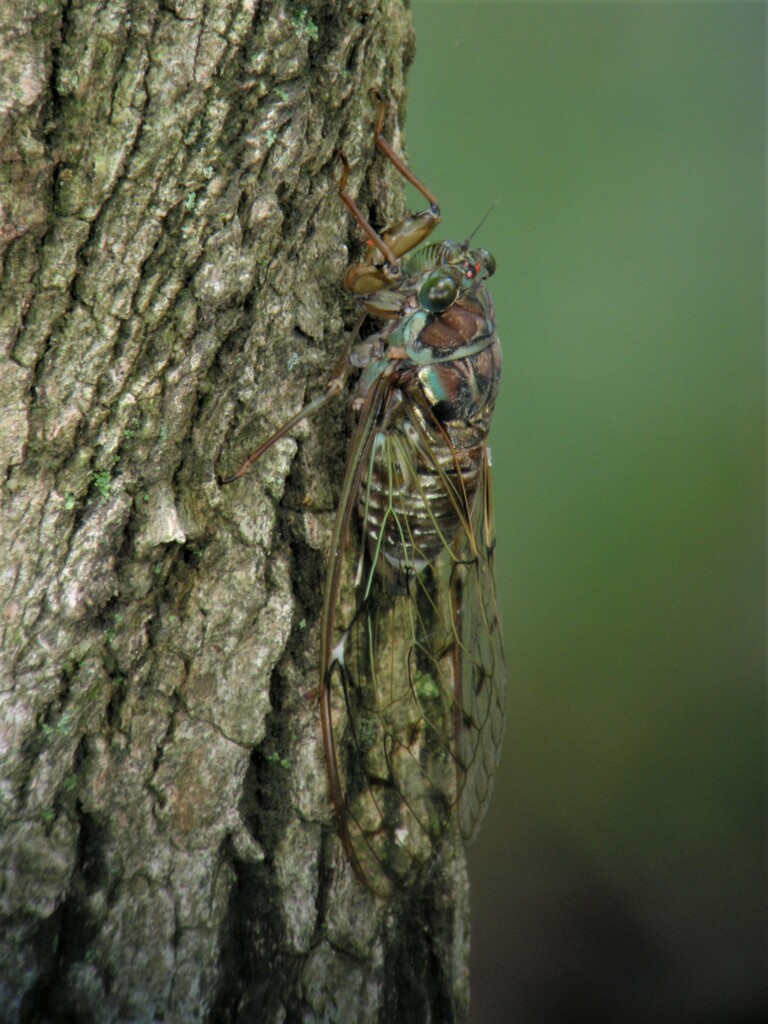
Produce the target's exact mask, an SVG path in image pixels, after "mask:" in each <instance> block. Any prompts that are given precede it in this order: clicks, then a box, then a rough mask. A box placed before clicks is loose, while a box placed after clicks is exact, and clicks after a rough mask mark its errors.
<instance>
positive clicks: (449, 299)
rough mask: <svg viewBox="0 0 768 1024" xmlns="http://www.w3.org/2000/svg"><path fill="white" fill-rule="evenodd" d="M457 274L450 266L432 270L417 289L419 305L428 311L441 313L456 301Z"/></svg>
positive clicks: (457, 292) (457, 291)
mask: <svg viewBox="0 0 768 1024" xmlns="http://www.w3.org/2000/svg"><path fill="white" fill-rule="evenodd" d="M458 294H459V275H458V273H457V272H456V271H454V270H453V269H452V268H451V267H443V268H442V269H440V270H435V271H433V272H432V273H431V274H430V275H429V276H428V277H426V278H425V279H424V283H423V284H422V286H421V288H420V289H419V305H420V306H421V308H422V309H426V310H427V312H428V313H442V312H444V311H445V310H446V309H448V307H449V306H452V305H453V303H454V302H455V301H456V296H457V295H458Z"/></svg>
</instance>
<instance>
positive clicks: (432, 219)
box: [339, 89, 441, 295]
mask: <svg viewBox="0 0 768 1024" xmlns="http://www.w3.org/2000/svg"><path fill="white" fill-rule="evenodd" d="M371 92H372V95H374V96H375V97H376V99H378V101H379V114H378V117H377V119H376V128H375V129H374V139H375V140H376V146H377V148H378V149H379V150H380V151H381V152H382V153H383V154H384V156H385V157H386V158H387V160H389V162H390V163H391V164H392V166H393V167H394V168H395V170H397V172H398V173H399V174H402V176H403V177H404V178H405V179H406V181H409V182H410V183H411V184H412V185H413V187H414V188H415V189H417V190H418V191H419V192H420V193H421V194H422V195H423V196H424V198H425V199H426V200H427V202H428V203H429V209H428V210H422V212H421V213H416V214H412V215H411V216H408V217H405V218H404V219H403V220H401V221H398V222H397V223H396V224H392V225H390V226H389V227H388V228H386V229H385V230H384V231H383V232H382V233H381V234H378V233H377V232H376V231H375V230H374V229H373V227H371V225H370V223H369V221H368V220H367V218H366V217H365V216H364V215H363V213H362V212H361V211H360V209H359V207H358V206H357V203H355V201H354V199H352V197H351V196H350V195H349V194H348V192H347V191H346V189H347V179H348V177H349V163H348V162H347V158H346V157H345V156H344V154H343V153H340V154H339V155H340V157H341V160H342V163H343V168H344V169H343V171H342V175H341V181H340V182H339V198H340V199H341V201H342V202H343V203H344V205H345V206H346V208H347V209H348V210H349V212H350V213H351V215H352V216H353V217H354V219H355V220H356V221H357V223H358V224H359V225H360V227H361V228H362V229H363V231H364V232H365V233H366V235H367V236H368V238H369V241H370V243H371V247H370V250H369V252H368V253H367V255H366V258H365V259H364V260H362V261H361V262H360V263H353V264H352V266H351V267H349V269H348V270H347V272H346V274H345V275H344V285H345V287H346V288H348V289H349V291H351V292H352V293H353V294H355V295H370V294H372V293H373V292H376V291H379V290H380V289H382V288H386V287H388V286H389V285H392V284H397V281H398V280H399V279H400V276H401V274H402V271H401V269H400V264H399V262H398V261H399V257H400V256H404V255H405V254H406V253H409V252H410V251H411V249H415V248H416V246H417V245H421V243H422V242H423V241H424V239H425V238H427V237H428V236H429V235H430V234H431V233H432V232H433V231H434V229H435V228H436V227H437V225H438V224H439V223H440V220H441V214H440V204H439V203H438V201H437V198H436V196H434V195H433V194H432V193H431V192H430V191H429V189H428V188H427V187H426V185H424V184H423V183H422V182H421V181H419V179H418V178H417V177H416V175H415V174H414V173H413V172H412V171H411V170H410V168H409V167H408V166H407V165H406V164H405V163H404V162H403V160H401V159H400V157H399V156H398V155H397V154H396V153H395V151H394V150H393V149H392V147H391V146H390V144H389V143H388V142H387V140H386V139H385V138H384V136H383V134H382V128H383V127H384V115H385V114H386V110H387V105H386V103H385V101H384V99H383V98H382V96H381V93H380V92H379V91H378V89H373V90H371Z"/></svg>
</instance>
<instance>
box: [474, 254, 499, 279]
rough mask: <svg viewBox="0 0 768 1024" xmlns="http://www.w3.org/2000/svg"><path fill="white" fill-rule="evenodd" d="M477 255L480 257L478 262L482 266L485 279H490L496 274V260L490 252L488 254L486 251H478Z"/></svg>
mask: <svg viewBox="0 0 768 1024" xmlns="http://www.w3.org/2000/svg"><path fill="white" fill-rule="evenodd" d="M477 255H478V256H479V257H480V261H481V263H482V264H483V268H484V270H485V276H486V277H492V276H493V274H495V273H496V258H495V257H494V255H493V253H492V252H488V250H487V249H478V250H477Z"/></svg>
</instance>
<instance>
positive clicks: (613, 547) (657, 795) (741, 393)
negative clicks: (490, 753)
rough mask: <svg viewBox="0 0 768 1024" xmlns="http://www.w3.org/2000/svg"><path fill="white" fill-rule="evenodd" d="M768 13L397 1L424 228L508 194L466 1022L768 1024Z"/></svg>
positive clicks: (495, 234) (491, 242)
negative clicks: (498, 714) (433, 197)
mask: <svg viewBox="0 0 768 1024" xmlns="http://www.w3.org/2000/svg"><path fill="white" fill-rule="evenodd" d="M765 10H766V8H765V5H764V4H762V3H751V4H750V3H713V4H709V3H674V4H673V3H670V4H662V3H591V4H588V3H558V4H555V3H548V2H540V3H527V4H525V3H520V4H518V3H467V2H457V3H447V2H429V0H422V2H419V0H414V3H413V13H414V20H415V26H416V33H417V56H416V62H415V64H414V66H413V69H412V71H411V74H410V79H409V90H410V91H409V107H408V123H407V127H408V150H409V158H410V162H411V165H412V167H413V168H414V170H415V171H416V173H417V174H419V175H420V176H421V177H422V178H423V179H424V180H425V181H426V182H427V183H428V184H429V187H430V188H432V189H433V190H434V191H435V192H436V193H437V195H438V196H439V198H440V200H441V202H442V204H443V210H444V214H445V219H444V225H443V226H442V227H441V231H440V234H441V236H442V237H447V238H452V239H454V240H462V239H464V238H465V237H466V236H467V235H468V234H469V233H470V232H471V231H472V230H473V229H474V228H475V226H476V225H477V223H478V221H479V220H480V219H481V217H482V216H483V215H484V214H485V213H486V211H487V210H488V208H489V206H490V204H491V203H492V202H493V200H495V199H499V200H500V202H499V204H498V205H497V206H496V207H495V209H494V210H493V212H492V214H491V215H490V217H489V219H488V220H487V221H486V223H485V224H484V225H483V226H482V228H481V230H480V232H479V233H478V235H477V236H476V242H477V244H479V245H483V246H485V247H487V248H489V249H491V251H493V252H494V254H495V256H496V258H497V263H498V272H497V275H496V277H495V278H494V279H493V281H492V282H491V284H492V291H493V295H494V299H495V302H496V312H497V318H498V330H499V334H500V337H501V339H502V343H503V345H504V359H505V363H504V377H503V381H502V391H501V395H500V398H499V402H498V405H497V411H496V413H495V419H494V428H493V432H492V451H493V464H494V486H495V498H496V516H497V531H498V547H497V551H498V573H499V583H500V592H501V600H502V606H503V613H504V625H505V635H506V651H507V663H508V675H509V689H510V712H509V721H508V728H507V738H506V746H505V750H504V756H503V762H502V765H501V767H500V770H499V775H498V778H497V786H496V793H495V798H494V802H493V805H492V808H491V811H490V813H489V816H488V819H487V821H486V826H485V829H484V832H483V834H482V835H481V838H480V840H479V841H478V844H477V845H476V847H475V848H474V849H473V851H472V853H471V858H470V863H471V873H472V886H473V894H472V899H473V956H472V965H471V969H472V999H473V1013H472V1021H473V1022H475V1024H495V1022H497V1021H498V1022H502V1021H503V1022H510V1024H528V1022H531V1024H549V1022H556V1021H563V1022H580V1021H597V1022H602V1021H605V1022H617V1024H624V1022H647V1021H653V1022H673V1021H674V1022H697V1024H698V1022H712V1024H714V1022H719V1021H722V1022H724V1024H725V1022H728V1024H738V1022H746V1021H757V1020H760V1021H764V1020H766V1019H768V1007H767V1006H766V998H765V978H766V977H767V976H768V973H767V971H766V956H765V953H766V947H765V938H766V935H765V895H766V890H765V874H764V866H763V857H764V841H763V830H764V811H765V807H764V801H763V797H764V779H765V763H764V739H763V731H764V724H765V709H764V695H763V680H764V654H765V648H764V641H763V626H764V606H765V595H764V582H765V580H764V557H763V543H762V542H763V504H762V501H763V488H762V482H761V475H762V469H763V452H764V427H765V424H764V416H763V384H764V360H763V342H764V327H765V294H764V289H765V273H766V262H765V195H764V188H765V93H764V89H765ZM412 201H413V204H414V208H417V199H416V197H414V198H413V200H412Z"/></svg>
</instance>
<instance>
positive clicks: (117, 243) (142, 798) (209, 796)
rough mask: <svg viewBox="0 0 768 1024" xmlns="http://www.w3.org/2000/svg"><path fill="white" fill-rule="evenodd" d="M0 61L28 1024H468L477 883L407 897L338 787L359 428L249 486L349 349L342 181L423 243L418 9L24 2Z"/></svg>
mask: <svg viewBox="0 0 768 1024" xmlns="http://www.w3.org/2000/svg"><path fill="white" fill-rule="evenodd" d="M0 30H1V34H0V47H1V51H0V76H2V81H0V168H1V169H0V175H1V177H0V203H1V204H2V206H1V208H0V260H1V261H2V264H1V266H0V270H1V272H2V278H1V283H0V287H1V288H2V291H1V297H0V337H1V338H2V353H3V355H2V360H3V362H2V367H1V369H0V408H1V409H2V414H1V417H2V418H1V423H2V427H1V429H0V461H1V463H2V480H3V488H2V524H1V526H0V530H1V534H2V536H1V537H0V568H1V569H2V578H3V585H2V601H1V602H0V603H1V604H2V619H1V620H0V621H1V622H2V648H3V661H2V670H1V676H0V691H1V692H0V701H1V702H2V707H1V708H0V716H1V717H0V726H1V729H2V744H1V747H0V758H1V759H2V768H1V769H0V771H1V776H2V788H1V790H0V815H1V821H0V830H1V833H0V858H2V867H1V871H2V899H1V901H0V1007H2V1009H0V1019H2V1020H3V1021H8V1022H25V1021H26V1022H31V1021H34V1022H38V1021H46V1020H50V1021H54V1020H68V1021H69V1020H71V1021H77V1022H88V1021H94V1022H96V1021H98V1022H101V1021H148V1020H160V1019H162V1020H165V1021H174V1022H175V1021H183V1022H191V1021H201V1020H210V1021H217V1022H219V1021H235V1020H237V1021H257V1020H258V1021H264V1022H269V1021H298V1020H301V1021H321V1020H327V1021H373V1020H385V1019H386V1020H387V1021H410V1020H413V1021H419V1022H425V1021H430V1020H433V1021H451V1020H461V1019H462V1018H463V1017H464V1015H465V1010H466V1000H467V985H466V971H465V963H466V952H467V950H466V947H467V930H466V921H467V913H466V880H465V875H464V867H463V859H462V857H461V855H460V854H458V853H457V854H456V855H455V856H454V857H452V858H448V859H447V861H446V864H445V867H444V870H442V871H441V872H440V873H439V877H436V878H435V879H434V880H433V881H432V882H431V883H430V885H429V886H428V887H427V888H426V889H425V890H423V891H422V892H420V893H419V894H417V895H415V896H411V897H410V898H408V899H407V900H395V901H391V902H389V903H384V902H383V901H380V900H376V899H375V898H374V897H373V896H372V895H371V894H370V893H368V892H367V891H366V890H365V889H363V888H362V887H361V886H360V884H359V883H358V882H357V880H356V879H355V878H354V877H353V875H352V874H351V872H350V870H349V868H348V866H347V864H346V862H345V860H344V857H343V854H342V852H341V850H340V845H339V842H338V839H337V838H336V834H335V829H334V824H333V818H332V813H331V809H330V805H329V800H328V794H327V790H326V782H325V772H324V766H323V753H322V743H321V739H320V732H319V728H318V717H317V707H316V702H315V701H314V700H313V699H312V691H313V689H314V688H315V687H316V673H317V669H316V652H317V646H316V641H317V626H318V613H319V604H320V594H321V591H322V580H323V572H324V565H325V552H324V542H325V539H326V538H327V536H328V533H329V530H330V522H331V517H332V510H333V506H334V495H335V493H336V491H337V488H338V484H339V474H340V473H341V472H342V468H343V448H344V438H345V431H346V426H345V422H344V416H343V413H342V410H341V409H334V410H331V411H330V412H329V413H327V414H326V415H323V416H321V417H319V418H318V420H317V422H313V423H310V424H307V425H306V426H305V427H302V428H300V429H299V430H297V435H300V436H301V437H302V441H301V444H300V446H299V456H298V457H295V456H296V452H297V446H296V443H295V442H294V441H290V440H286V441H284V442H281V443H280V444H279V445H278V446H277V447H276V448H275V449H274V450H273V451H272V452H271V453H270V455H269V456H267V457H265V458H264V460H263V462H262V463H260V464H259V467H258V468H257V469H256V470H254V471H253V472H252V473H251V474H250V475H249V476H248V477H246V478H245V479H244V480H243V481H241V483H240V484H238V485H234V486H232V487H229V488H226V489H224V490H222V489H220V488H219V486H218V485H217V482H216V471H217V470H218V471H219V472H222V471H224V472H226V471H229V470H231V469H233V468H234V467H236V466H237V465H238V463H239V462H240V460H241V459H242V458H243V457H244V456H245V455H246V454H247V453H248V451H249V450H250V449H251V448H252V447H254V445H255V442H256V441H257V439H259V438H261V437H263V436H264V434H265V433H267V432H269V431H270V429H272V428H273V427H274V426H275V425H276V424H278V423H279V422H280V421H281V420H282V419H284V418H285V417H286V416H287V415H288V414H290V413H292V412H294V411H295V410H296V409H297V408H298V407H299V406H300V405H301V403H302V401H303V400H304V397H305V394H306V393H307V391H308V390H310V391H311V390H312V387H313V386H316V385H319V384H320V383H321V382H322V381H323V380H324V379H325V377H326V375H327V373H328V368H329V367H330V366H332V364H333V361H334V359H335V356H336V354H337V352H338V348H339V345H340V344H341V339H342V336H343V312H344V308H345V300H344V297H343V294H342V292H341V289H340V285H339V282H340V279H341V275H342V272H343V269H344V267H345V264H346V259H347V257H346V248H345V243H346V242H347V240H348V238H354V239H356V238H357V233H356V232H355V231H354V229H351V228H350V225H349V222H348V218H347V216H346V214H345V213H344V211H343V209H342V208H341V205H340V203H339V200H338V197H337V194H336V188H337V182H338V174H339V167H338V163H337V161H336V160H335V159H334V150H335V149H336V148H337V147H339V146H343V148H344V150H345V151H346V152H347V154H348V155H349V158H350V160H351V162H352V165H353V175H352V179H351V182H350V187H351V189H352V190H353V192H355V193H356V194H358V195H359V196H360V197H361V201H362V202H363V204H364V205H368V206H370V207H371V208H372V209H373V210H374V214H373V216H374V217H375V218H376V219H378V220H379V221H380V222H381V221H382V220H384V219H386V218H387V216H392V215H394V214H395V213H398V212H400V203H401V202H402V198H401V197H402V190H401V186H400V184H399V183H398V182H396V176H395V175H394V174H392V173H391V171H390V170H388V169H386V168H385V166H384V162H383V161H382V160H376V159H375V154H374V151H373V145H372V136H371V125H372V121H373V110H372V105H371V101H370V98H369V95H368V90H369V89H370V87H371V86H373V85H381V86H383V87H384V88H385V90H386V92H387V93H388V94H389V95H390V96H393V97H396V98H399V99H400V100H401V101H402V98H403V95H404V69H405V67H406V66H407V63H408V61H409V59H410V55H411V52H412V37H411V26H410V18H409V14H408V11H407V9H406V8H405V6H404V2H403V0H351V2H349V3H343V4H336V3H333V2H330V0H328V2H323V0H316V2H307V3H305V4H303V5H301V6H298V5H296V4H291V3H288V2H270V3H267V2H265V3H261V4H259V3H258V0H167V2H166V3H164V4H159V3H157V2H156V0H73V2H70V3H64V2H63V0H48V2H47V3H42V2H41V3H38V4H37V5H30V4H28V3H27V2H25V0H4V2H3V4H2V6H1V7H0ZM402 109H403V107H402V102H401V104H400V110H399V113H402ZM396 113H397V111H396V110H395V109H393V111H392V116H391V118H390V121H389V129H390V131H391V132H392V133H393V134H394V138H395V144H396V146H398V147H401V145H402V139H401V138H400V136H399V134H398V130H397V126H396V123H395V122H396V116H395V115H396ZM353 244H358V243H357V242H355V243H353Z"/></svg>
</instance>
